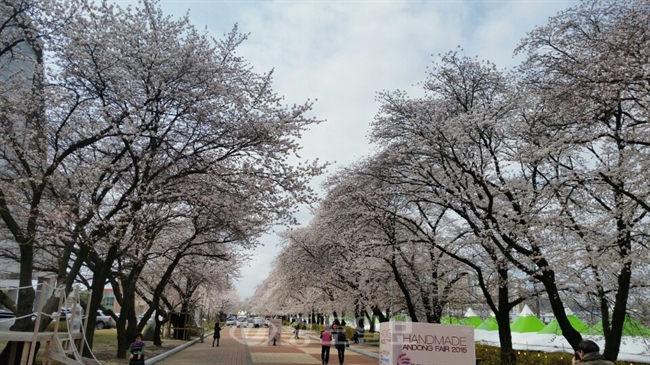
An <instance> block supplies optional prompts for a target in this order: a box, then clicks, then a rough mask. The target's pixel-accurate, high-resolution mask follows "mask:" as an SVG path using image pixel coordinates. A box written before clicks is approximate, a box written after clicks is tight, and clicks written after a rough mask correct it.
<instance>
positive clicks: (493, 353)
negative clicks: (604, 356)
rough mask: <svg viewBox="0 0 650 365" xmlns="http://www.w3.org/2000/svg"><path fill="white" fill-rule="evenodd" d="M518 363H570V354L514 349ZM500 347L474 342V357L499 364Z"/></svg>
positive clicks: (626, 364)
mask: <svg viewBox="0 0 650 365" xmlns="http://www.w3.org/2000/svg"><path fill="white" fill-rule="evenodd" d="M515 351H516V352H517V364H518V365H570V364H571V359H572V358H573V355H572V354H569V353H566V352H539V351H525V350H515ZM500 356H501V349H500V348H498V347H492V346H486V345H479V344H476V358H477V359H481V360H482V361H481V362H480V364H481V365H499V364H500V363H501V360H500ZM617 364H621V365H642V364H641V363H634V362H627V361H626V362H623V361H618V362H617Z"/></svg>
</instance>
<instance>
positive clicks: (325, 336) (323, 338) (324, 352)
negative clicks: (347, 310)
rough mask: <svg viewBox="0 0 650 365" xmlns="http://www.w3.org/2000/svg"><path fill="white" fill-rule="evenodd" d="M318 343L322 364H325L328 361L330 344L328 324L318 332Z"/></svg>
mask: <svg viewBox="0 0 650 365" xmlns="http://www.w3.org/2000/svg"><path fill="white" fill-rule="evenodd" d="M320 345H321V350H320V359H321V360H322V363H323V364H327V363H328V362H329V361H330V346H331V345H332V332H330V326H325V328H324V330H323V332H321V333H320Z"/></svg>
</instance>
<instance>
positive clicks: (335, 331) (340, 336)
mask: <svg viewBox="0 0 650 365" xmlns="http://www.w3.org/2000/svg"><path fill="white" fill-rule="evenodd" d="M332 338H334V347H336V352H337V353H338V355H339V365H343V361H344V360H345V348H346V347H347V346H349V345H348V339H347V338H346V337H345V329H343V327H339V326H338V325H336V324H333V325H332Z"/></svg>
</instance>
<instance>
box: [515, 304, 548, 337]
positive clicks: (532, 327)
mask: <svg viewBox="0 0 650 365" xmlns="http://www.w3.org/2000/svg"><path fill="white" fill-rule="evenodd" d="M544 327H546V325H545V324H544V322H542V321H540V320H539V318H537V317H535V315H534V314H533V311H531V310H530V308H529V307H528V306H527V305H525V306H524V309H523V310H522V311H521V313H519V317H517V319H516V320H515V321H514V322H512V323H511V324H510V330H511V331H512V332H518V333H526V332H539V331H541V330H542V329H543V328H544Z"/></svg>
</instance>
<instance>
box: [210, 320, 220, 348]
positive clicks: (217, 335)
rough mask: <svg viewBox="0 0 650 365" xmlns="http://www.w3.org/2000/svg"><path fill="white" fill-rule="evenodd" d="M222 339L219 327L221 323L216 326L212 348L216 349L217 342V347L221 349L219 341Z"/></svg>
mask: <svg viewBox="0 0 650 365" xmlns="http://www.w3.org/2000/svg"><path fill="white" fill-rule="evenodd" d="M220 338H221V327H219V321H217V323H215V324H214V333H213V334H212V347H214V342H215V341H216V342H217V347H219V339H220Z"/></svg>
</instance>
